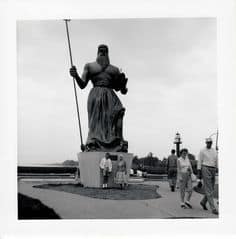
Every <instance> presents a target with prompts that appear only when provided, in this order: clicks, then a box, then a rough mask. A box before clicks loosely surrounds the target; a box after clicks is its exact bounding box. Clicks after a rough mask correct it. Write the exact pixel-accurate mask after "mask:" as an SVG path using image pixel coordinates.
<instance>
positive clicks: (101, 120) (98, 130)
mask: <svg viewBox="0 0 236 239" xmlns="http://www.w3.org/2000/svg"><path fill="white" fill-rule="evenodd" d="M70 74H71V76H72V77H74V78H75V80H76V82H77V84H78V86H79V87H80V88H81V89H83V88H85V87H86V86H87V84H88V82H89V80H91V82H92V84H93V88H92V89H91V91H90V93H89V96H88V103H87V110H88V125H89V133H88V138H87V142H86V145H85V150H86V151H106V152H107V151H110V152H128V142H127V141H125V140H124V139H123V116H124V113H125V108H124V107H123V106H122V103H121V101H120V100H119V98H118V96H117V95H116V93H115V91H120V92H121V94H126V93H127V91H128V90H127V88H126V84H127V81H128V79H127V78H126V76H125V74H124V73H121V72H120V70H119V69H118V68H117V67H116V66H113V65H111V64H110V60H109V55H108V46H106V45H100V46H98V52H97V59H96V61H95V62H92V63H87V64H85V66H84V70H83V73H82V76H81V77H80V76H79V74H78V73H77V70H76V67H75V66H73V67H72V68H71V69H70ZM114 90H115V91H114Z"/></svg>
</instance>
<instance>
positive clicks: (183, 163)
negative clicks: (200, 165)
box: [177, 157, 193, 173]
mask: <svg viewBox="0 0 236 239" xmlns="http://www.w3.org/2000/svg"><path fill="white" fill-rule="evenodd" d="M177 162H178V171H179V172H180V173H187V172H188V169H190V170H191V172H193V170H192V165H191V163H190V160H189V158H188V157H186V158H185V159H184V158H182V157H180V158H178V161H177Z"/></svg>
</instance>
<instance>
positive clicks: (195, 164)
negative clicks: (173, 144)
mask: <svg viewBox="0 0 236 239" xmlns="http://www.w3.org/2000/svg"><path fill="white" fill-rule="evenodd" d="M188 158H189V160H190V162H191V165H192V168H193V173H194V174H197V160H196V157H195V155H193V154H191V153H188Z"/></svg>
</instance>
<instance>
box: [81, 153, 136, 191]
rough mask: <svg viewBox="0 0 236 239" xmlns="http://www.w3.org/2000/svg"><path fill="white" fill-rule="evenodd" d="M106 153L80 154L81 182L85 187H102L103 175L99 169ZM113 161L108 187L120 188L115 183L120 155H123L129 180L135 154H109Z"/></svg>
mask: <svg viewBox="0 0 236 239" xmlns="http://www.w3.org/2000/svg"><path fill="white" fill-rule="evenodd" d="M105 153H106V152H83V153H79V154H78V159H79V169H80V180H81V183H82V184H83V185H84V187H95V188H100V187H102V181H103V177H102V173H101V170H100V167H99V164H100V161H101V159H102V158H104V157H105ZM109 153H110V155H111V161H112V173H111V175H110V176H109V181H108V187H118V186H119V185H116V184H115V183H114V177H115V172H116V168H117V164H118V155H120V154H122V155H123V158H124V160H125V162H126V166H127V171H128V179H129V173H130V168H131V164H132V159H133V154H130V153H121V152H109Z"/></svg>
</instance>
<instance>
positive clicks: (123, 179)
mask: <svg viewBox="0 0 236 239" xmlns="http://www.w3.org/2000/svg"><path fill="white" fill-rule="evenodd" d="M118 157H119V162H118V165H117V170H116V174H115V183H116V184H120V188H121V189H123V188H125V186H127V167H126V162H125V161H124V158H123V156H122V155H119V156H118Z"/></svg>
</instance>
